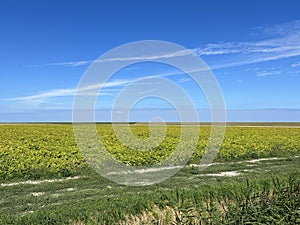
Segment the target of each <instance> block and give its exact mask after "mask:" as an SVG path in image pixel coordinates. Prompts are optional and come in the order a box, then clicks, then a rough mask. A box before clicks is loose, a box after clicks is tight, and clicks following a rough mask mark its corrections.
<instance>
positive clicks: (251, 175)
mask: <svg viewBox="0 0 300 225" xmlns="http://www.w3.org/2000/svg"><path fill="white" fill-rule="evenodd" d="M190 126H191V127H192V129H195V130H196V129H199V128H200V135H199V140H198V142H197V145H196V149H195V151H194V153H193V155H192V157H191V158H190V160H189V162H188V163H187V165H186V166H185V168H183V169H181V170H180V171H179V172H178V173H177V174H175V175H174V176H173V177H171V178H169V179H167V180H165V181H164V182H162V183H159V184H155V185H151V186H143V187H130V186H124V185H118V184H115V183H113V182H111V181H109V180H107V179H105V178H103V177H101V176H100V175H99V174H97V173H96V172H94V170H92V169H91V168H90V166H89V164H88V163H87V162H86V160H85V158H84V156H83V155H82V154H81V152H80V151H79V149H78V147H77V144H76V141H75V137H74V133H73V127H72V125H71V124H2V125H0V160H1V164H0V182H1V186H0V193H1V199H0V223H1V224H224V223H225V224H226V223H234V224H241V223H247V222H251V221H252V222H253V221H257V222H260V223H270V224H272V223H276V222H278V221H281V222H282V223H283V224H284V223H288V222H289V221H291V224H293V223H295V224H297V223H298V222H300V221H299V218H300V211H299V207H300V204H299V193H300V186H299V185H300V184H299V177H300V174H299V172H300V169H299V165H300V159H299V155H300V141H299V137H300V128H299V124H293V123H290V124H267V123H264V124H248V123H247V124H242V123H240V124H229V126H227V128H226V133H225V137H224V141H223V143H222V145H221V148H220V151H219V152H218V155H217V157H216V158H215V159H214V161H213V162H212V163H211V165H210V166H209V167H208V168H207V169H205V170H203V171H202V170H200V169H199V167H200V166H201V165H199V162H200V160H201V158H202V156H203V154H204V153H205V151H206V148H207V145H208V140H209V136H210V131H211V128H210V126H209V124H205V125H203V126H200V127H199V125H196V124H191V125H190ZM96 127H97V132H98V134H99V137H100V139H101V141H102V143H103V144H104V145H105V147H106V149H107V150H108V152H109V153H110V154H111V155H112V156H113V157H114V158H115V159H117V160H118V161H121V162H123V163H125V164H126V165H138V166H144V165H145V166H147V165H153V164H157V163H159V162H161V161H162V160H164V159H166V158H167V157H168V156H169V155H170V154H172V152H173V151H174V148H175V147H176V145H177V144H178V142H179V138H180V132H181V127H180V126H179V125H177V124H168V125H167V128H166V136H165V138H164V139H163V141H162V142H161V143H160V145H158V146H156V147H154V148H152V149H150V150H147V151H137V150H133V149H130V148H129V147H127V146H126V145H124V144H123V143H122V142H121V141H119V140H118V138H117V136H116V135H115V134H114V130H113V128H112V126H111V124H97V126H96ZM130 129H131V131H132V133H133V134H134V135H135V136H136V137H137V138H139V139H141V140H143V139H147V138H148V137H149V136H150V135H151V133H150V130H149V128H148V126H147V125H146V124H130ZM185 145H186V146H187V147H189V143H188V142H187V143H185ZM287 208H288V209H287ZM286 210H290V211H289V213H287V211H286Z"/></svg>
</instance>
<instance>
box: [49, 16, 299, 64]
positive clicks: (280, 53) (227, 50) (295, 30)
mask: <svg viewBox="0 0 300 225" xmlns="http://www.w3.org/2000/svg"><path fill="white" fill-rule="evenodd" d="M261 30H262V31H263V32H264V33H267V34H269V35H270V36H272V38H269V39H265V40H257V41H236V42H222V43H209V44H207V45H204V46H202V47H198V48H194V49H187V50H182V51H175V52H169V53H162V54H157V55H148V56H129V57H114V58H104V59H101V60H98V61H97V60H96V61H93V60H82V61H71V62H57V63H50V64H45V66H73V67H74V66H85V65H89V64H91V63H93V62H98V63H102V62H118V61H133V60H137V61H146V60H157V59H163V58H173V57H181V56H187V55H190V54H196V55H198V56H228V55H230V56H237V57H239V56H243V57H241V58H243V60H241V61H240V62H236V63H231V64H230V63H227V65H226V66H224V67H226V68H227V67H235V66H240V65H245V64H247V63H248V64H253V63H258V62H265V61H271V60H278V59H282V58H288V57H294V56H300V20H296V21H292V22H290V23H284V24H277V25H273V26H269V27H265V28H261ZM245 56H247V57H248V59H245V58H247V57H245ZM235 61H236V60H235ZM215 68H223V66H222V65H216V66H215Z"/></svg>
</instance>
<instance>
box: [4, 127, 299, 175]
mask: <svg viewBox="0 0 300 225" xmlns="http://www.w3.org/2000/svg"><path fill="white" fill-rule="evenodd" d="M193 129H195V132H196V131H197V129H199V127H197V126H194V127H191V131H193ZM131 130H132V132H133V134H134V135H135V137H136V138H137V140H140V141H143V140H147V138H149V137H150V136H151V134H150V130H149V128H148V127H147V126H146V125H131ZM97 131H98V134H99V137H100V139H101V141H102V143H103V145H104V146H105V147H106V149H107V151H108V152H110V153H111V155H112V156H113V157H114V158H115V159H117V160H119V161H121V162H123V163H125V164H127V165H150V164H155V163H160V162H161V161H162V160H164V159H167V158H168V157H169V156H170V155H171V154H172V153H173V152H174V149H175V148H176V147H177V146H178V143H179V142H180V137H181V136H180V135H181V127H180V126H177V125H168V126H167V131H166V136H165V138H163V140H162V142H161V143H160V144H158V145H157V146H154V147H153V148H151V142H145V146H142V147H145V148H146V149H147V150H136V149H132V148H130V147H128V146H127V145H126V144H124V143H122V142H121V141H120V140H119V139H118V137H117V136H116V135H115V133H114V130H113V128H112V126H111V125H97ZM124 134H126V133H124ZM209 136H210V127H208V126H203V127H201V128H200V135H199V140H198V141H197V143H196V145H195V146H194V145H193V142H194V141H195V140H192V139H191V140H190V141H185V142H184V143H183V145H182V146H184V148H182V149H183V151H185V150H186V151H190V150H194V152H193V155H192V157H191V159H190V163H199V162H200V159H201V157H202V156H203V153H205V152H206V148H207V145H208V139H209ZM299 137H300V129H299V128H296V127H294V128H282V127H281V128H280V127H228V128H227V129H226V134H225V138H224V141H223V144H222V146H221V149H220V151H219V153H218V155H217V157H216V159H215V160H217V161H230V160H243V159H255V158H261V157H278V156H290V155H298V154H299V153H300V141H299ZM123 138H124V137H123ZM155 138H158V139H159V136H157V137H155ZM125 139H126V137H125ZM128 143H129V144H130V146H134V145H135V144H136V143H135V141H134V139H133V140H131V139H130V138H129V137H128ZM147 145H149V146H147ZM137 147H139V146H137ZM194 148H195V149H194ZM183 155H184V154H183ZM86 169H88V164H87V163H86V161H85V158H84V156H83V154H81V152H80V151H79V149H78V147H77V144H76V141H75V138H74V133H73V128H72V125H67V124H64V125H55V124H44V125H43V124H26V125H25V124H20V125H0V180H14V179H39V178H49V177H65V176H70V175H76V174H80V173H82V171H85V170H86Z"/></svg>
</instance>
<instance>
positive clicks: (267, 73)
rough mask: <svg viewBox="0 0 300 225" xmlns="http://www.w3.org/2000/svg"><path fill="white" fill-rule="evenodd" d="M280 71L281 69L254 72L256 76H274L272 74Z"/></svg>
mask: <svg viewBox="0 0 300 225" xmlns="http://www.w3.org/2000/svg"><path fill="white" fill-rule="evenodd" d="M280 73H281V71H262V72H258V73H256V76H258V77H263V76H274V75H278V74H280Z"/></svg>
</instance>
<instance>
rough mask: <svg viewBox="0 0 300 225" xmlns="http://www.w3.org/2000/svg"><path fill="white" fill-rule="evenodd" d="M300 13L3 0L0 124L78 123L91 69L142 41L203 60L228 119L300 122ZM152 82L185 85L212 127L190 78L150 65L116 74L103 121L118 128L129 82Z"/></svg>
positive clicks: (234, 4)
mask: <svg viewBox="0 0 300 225" xmlns="http://www.w3.org/2000/svg"><path fill="white" fill-rule="evenodd" d="M299 11H300V2H299V1H291V0H287V1H283V0H282V1H271V0H270V1H267V0H266V1H257V0H253V1H249V0H246V1H221V0H219V1H215V0H213V1H196V0H195V1H185V2H184V1H79V0H76V1H56V0H51V1H46V0H45V1H31V0H27V1H14V0H4V1H1V2H0V29H1V42H0V121H1V122H24V121H71V120H72V106H73V97H74V94H75V92H76V87H77V85H78V83H79V81H80V79H81V77H82V75H83V74H84V72H85V71H86V70H87V68H88V67H89V66H90V65H91V63H92V62H93V61H94V60H95V59H97V58H98V57H99V56H101V55H102V54H104V53H105V52H106V51H108V50H110V49H112V48H115V47H117V46H119V45H122V44H126V43H128V42H133V41H140V40H163V41H170V42H174V43H177V44H179V45H182V46H184V47H186V48H188V49H190V50H192V51H193V52H194V54H197V55H198V56H199V57H201V59H202V60H204V62H205V63H206V64H207V65H208V66H209V67H210V68H211V69H212V71H213V73H214V74H215V76H216V78H217V80H218V82H219V84H220V86H221V89H222V91H223V94H224V99H225V103H226V108H227V110H228V113H227V116H228V121H300V91H299V84H300V16H299ZM170 73H171V74H173V73H177V75H172V76H166V75H165V74H170ZM150 75H161V76H163V77H165V78H167V79H171V80H172V81H174V82H176V83H177V84H178V85H179V86H180V87H182V88H183V89H184V90H186V91H187V93H188V94H189V95H190V97H191V99H192V100H193V101H194V102H195V105H196V107H197V108H198V109H199V112H200V114H201V113H202V116H200V117H201V118H202V119H203V120H208V119H209V116H208V111H207V109H208V105H207V103H206V102H205V98H204V95H203V93H201V90H198V89H197V88H196V87H195V85H194V84H193V82H192V81H191V80H190V78H189V77H188V76H187V75H185V74H180V73H179V74H178V70H176V69H175V68H171V67H170V66H167V65H160V64H158V63H151V62H149V63H140V64H137V65H132V66H130V67H129V68H126V69H124V70H122V71H120V72H119V73H117V74H115V76H114V77H113V79H112V80H111V81H110V82H111V83H112V84H113V85H110V86H109V87H107V88H106V89H105V91H106V92H107V93H108V94H107V95H105V96H103V98H102V99H99V101H98V103H97V106H96V108H97V111H98V116H97V120H101V121H107V120H109V117H108V115H109V113H108V112H109V110H110V109H111V106H112V103H113V101H114V99H115V97H116V94H118V92H119V91H120V90H122V88H124V86H125V85H127V84H128V82H129V83H130V82H131V81H133V80H134V79H137V78H141V77H147V76H150ZM118 80H123V81H125V82H116V81H118ZM153 85H154V84H153ZM136 109H137V110H136V111H135V112H133V114H132V115H131V120H136V121H138V120H147V119H148V117H149V115H150V116H155V115H159V116H163V117H165V118H164V119H165V120H167V121H173V120H177V119H178V118H177V117H176V115H175V114H174V110H173V109H172V107H171V106H170V104H168V103H166V102H163V101H161V100H159V99H146V100H145V101H144V102H140V103H139V104H137V106H136ZM143 110H144V111H143ZM172 110H173V111H172ZM145 112H147V113H146V116H145ZM150 112H151V113H150ZM173 114H174V115H173Z"/></svg>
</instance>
